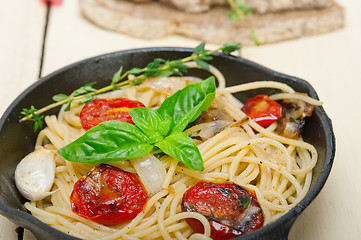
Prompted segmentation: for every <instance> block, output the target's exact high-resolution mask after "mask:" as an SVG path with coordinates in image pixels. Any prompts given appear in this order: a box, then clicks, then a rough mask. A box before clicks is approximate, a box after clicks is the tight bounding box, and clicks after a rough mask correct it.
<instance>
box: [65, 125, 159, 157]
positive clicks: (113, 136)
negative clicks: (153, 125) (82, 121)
mask: <svg viewBox="0 0 361 240" xmlns="http://www.w3.org/2000/svg"><path fill="white" fill-rule="evenodd" d="M147 141H148V137H147V136H146V135H145V134H144V133H143V132H142V131H141V130H140V129H139V128H138V127H137V126H134V125H132V124H130V123H124V122H120V121H115V120H113V121H107V122H103V123H101V124H99V125H98V126H95V127H93V128H91V129H89V130H88V131H87V132H86V133H85V134H84V135H83V136H81V137H80V138H78V139H77V140H75V141H74V142H72V143H70V144H68V145H66V146H65V147H63V148H61V149H59V150H58V154H59V155H61V156H62V157H64V158H65V159H67V160H68V161H71V162H81V163H102V162H107V161H119V160H125V159H129V158H136V157H141V156H145V155H146V154H148V153H149V152H151V151H152V149H153V146H152V145H150V144H148V143H147Z"/></svg>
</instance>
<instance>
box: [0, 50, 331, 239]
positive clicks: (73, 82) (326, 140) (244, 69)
mask: <svg viewBox="0 0 361 240" xmlns="http://www.w3.org/2000/svg"><path fill="white" fill-rule="evenodd" d="M191 52H192V50H191V49H184V48H146V49H135V50H128V51H121V52H116V53H111V54H106V55H102V56H98V57H94V58H90V59H87V60H84V61H81V62H78V63H74V64H72V65H70V66H67V67H64V68H62V69H60V70H58V71H56V72H54V73H52V74H50V75H48V76H46V77H44V78H42V79H40V80H39V81H38V82H36V83H34V84H33V85H32V86H30V87H29V88H28V89H26V90H25V91H24V92H23V93H22V94H21V95H20V96H19V97H17V98H16V99H15V101H14V102H13V103H12V104H11V105H10V106H9V108H8V109H7V110H6V112H5V113H4V115H3V116H2V118H1V120H0V182H1V184H0V213H1V214H2V215H4V216H6V217H7V218H8V219H10V220H11V221H13V222H14V223H16V224H17V225H19V226H21V227H24V228H27V229H30V230H31V231H32V232H33V233H34V235H35V236H36V237H37V238H38V239H78V238H75V237H72V236H69V235H67V234H65V233H62V232H60V231H57V230H55V229H54V228H52V227H50V226H48V225H47V224H45V223H43V222H41V221H39V220H37V219H36V218H35V217H33V216H32V215H30V214H29V213H28V212H27V211H26V210H25V209H24V207H23V204H24V202H25V199H24V198H23V197H22V196H21V195H20V194H19V192H18V191H17V189H16V187H15V184H14V171H15V167H16V165H17V163H18V162H19V161H20V160H21V159H22V158H23V157H24V156H26V155H27V154H28V153H29V152H31V151H33V147H34V143H35V139H36V134H35V133H34V132H33V127H32V122H24V123H19V122H18V120H19V119H20V118H21V116H20V112H21V111H22V109H23V108H29V107H30V106H31V105H34V106H36V107H37V108H38V109H39V108H41V107H43V106H46V105H48V104H49V103H52V100H51V99H52V96H53V95H55V94H57V93H65V94H70V93H71V92H72V91H73V90H74V89H77V88H79V87H81V86H83V85H84V84H86V83H89V82H93V81H96V82H97V84H96V85H95V86H94V87H95V88H99V87H102V86H106V85H108V84H109V83H110V80H111V78H112V75H113V74H114V73H115V72H116V71H117V70H118V69H119V67H120V66H123V67H124V71H126V70H128V69H130V68H133V67H144V66H145V65H146V64H148V63H149V62H151V61H153V60H154V59H155V58H157V57H160V58H163V59H180V58H183V57H186V56H189V55H190V54H191ZM211 64H213V65H215V66H216V67H218V68H219V69H220V71H221V72H222V73H223V74H224V75H225V78H226V79H227V84H228V86H231V85H235V84H239V83H246V82H251V81H260V80H272V81H278V82H282V83H286V84H288V85H290V86H291V87H293V88H294V89H295V90H296V91H298V92H305V93H308V94H309V95H310V96H311V97H313V98H318V97H317V94H316V92H315V90H314V89H313V88H312V86H311V85H310V84H309V83H307V82H306V81H304V80H302V79H299V78H295V77H291V76H288V75H284V74H281V73H278V72H274V71H272V70H270V69H267V68H265V67H263V66H260V65H258V64H256V63H253V62H250V61H248V60H245V59H242V58H238V57H233V56H225V55H222V54H215V55H214V60H212V62H211ZM190 74H196V75H198V76H200V77H207V74H208V73H206V72H205V71H202V70H194V71H193V70H192V71H190ZM269 92H270V89H261V90H252V91H248V92H243V93H242V94H237V95H236V96H237V97H238V98H239V99H240V100H241V101H243V102H244V101H245V100H247V99H248V98H249V97H251V96H254V95H256V94H260V93H269ZM57 111H59V108H58V109H54V110H52V111H50V112H48V114H56V113H57ZM303 136H304V139H305V141H307V142H310V143H312V144H313V145H315V147H316V148H317V150H318V154H319V159H318V162H317V165H316V167H315V169H314V177H313V180H312V184H311V189H310V190H309V192H308V193H307V195H306V196H305V198H304V199H303V200H302V201H301V202H300V203H299V204H298V205H297V206H295V207H294V208H292V209H291V210H290V211H289V212H287V213H286V214H285V215H283V216H282V217H281V218H279V219H278V220H277V221H275V222H273V223H271V224H269V225H267V226H265V227H262V228H261V229H259V230H257V231H255V232H253V233H250V234H247V235H245V236H242V237H240V238H238V239H287V237H288V233H289V230H290V228H291V226H292V224H293V223H294V221H295V220H296V218H297V217H298V216H299V215H300V214H301V213H302V211H303V210H304V209H305V208H306V207H307V206H308V205H309V204H310V203H311V201H312V200H313V199H314V198H315V197H316V196H317V194H318V193H319V192H320V191H321V189H322V187H323V185H324V184H325V182H326V179H327V177H328V175H329V173H330V170H331V167H332V163H333V159H334V155H335V138H334V134H333V130H332V124H331V120H330V119H329V118H328V116H327V115H326V113H325V111H324V109H323V108H322V107H316V108H315V112H314V114H313V115H312V117H311V118H309V119H308V120H307V122H306V126H305V128H304V132H303Z"/></svg>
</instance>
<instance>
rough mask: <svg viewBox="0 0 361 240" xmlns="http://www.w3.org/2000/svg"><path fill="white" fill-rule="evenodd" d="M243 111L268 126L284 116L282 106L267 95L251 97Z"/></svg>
mask: <svg viewBox="0 0 361 240" xmlns="http://www.w3.org/2000/svg"><path fill="white" fill-rule="evenodd" d="M242 111H243V112H244V113H245V114H247V116H248V117H250V118H251V119H252V120H254V121H255V122H256V123H258V124H259V125H261V126H262V127H268V126H269V125H271V124H272V123H274V122H276V121H277V120H278V119H280V118H281V117H282V106H281V105H280V104H278V103H277V102H275V101H273V100H272V99H271V98H270V97H269V96H267V95H257V96H255V97H253V98H250V99H249V100H248V101H247V102H246V103H245V104H244V106H243V107H242Z"/></svg>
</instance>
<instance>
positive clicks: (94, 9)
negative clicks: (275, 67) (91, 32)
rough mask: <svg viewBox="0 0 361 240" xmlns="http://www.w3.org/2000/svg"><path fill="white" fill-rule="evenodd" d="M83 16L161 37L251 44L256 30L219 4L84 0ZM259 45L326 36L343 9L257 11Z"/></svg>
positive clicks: (130, 31) (341, 17)
mask: <svg viewBox="0 0 361 240" xmlns="http://www.w3.org/2000/svg"><path fill="white" fill-rule="evenodd" d="M79 4H80V9H81V12H82V13H83V15H84V16H85V17H86V18H88V19H89V20H90V21H92V22H93V23H95V24H96V25H98V26H100V27H102V28H105V29H109V30H112V31H118V32H122V33H125V34H127V35H130V36H133V37H137V38H143V39H157V38H163V37H166V36H169V35H172V34H179V35H185V36H188V37H190V38H194V39H197V40H200V41H204V42H209V43H215V44H224V43H226V42H242V44H243V45H251V44H253V41H252V40H251V32H250V30H249V29H248V28H247V27H246V26H245V24H244V23H243V22H242V21H237V22H233V21H230V20H229V19H228V18H227V16H226V13H227V12H229V8H225V7H214V8H212V9H211V10H210V11H207V12H202V13H189V12H184V11H180V10H178V9H176V8H173V7H168V6H165V5H162V4H159V3H158V2H146V3H140V2H132V1H126V0H79ZM248 20H249V22H250V24H251V25H252V27H253V29H254V31H255V33H256V35H257V38H258V40H259V42H260V44H266V43H273V42H279V41H283V40H288V39H294V38H299V37H305V36H312V35H316V34H323V33H327V32H330V31H334V30H337V29H340V28H342V27H343V26H344V9H343V8H342V7H341V6H339V5H338V4H336V3H335V2H332V5H330V6H329V7H326V8H317V9H310V10H294V11H282V12H276V13H267V14H262V15H254V16H253V17H250V18H249V19H248Z"/></svg>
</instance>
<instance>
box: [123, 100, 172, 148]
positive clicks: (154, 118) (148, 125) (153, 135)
mask: <svg viewBox="0 0 361 240" xmlns="http://www.w3.org/2000/svg"><path fill="white" fill-rule="evenodd" d="M129 114H130V116H131V117H132V120H133V122H134V123H135V124H136V126H137V127H138V128H139V129H140V130H142V131H143V132H144V133H145V134H146V135H147V136H148V138H149V139H148V143H156V142H159V141H161V140H162V139H163V137H162V135H165V134H164V131H165V133H167V132H168V129H169V124H168V129H165V130H164V131H163V132H162V134H161V133H160V132H159V129H160V128H161V126H162V125H163V119H162V117H161V116H160V115H159V114H158V113H157V112H156V111H154V110H153V109H150V108H145V107H138V108H131V109H129Z"/></svg>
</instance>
